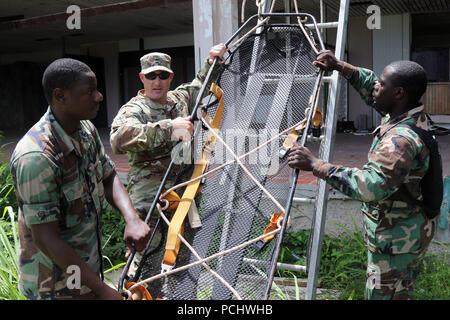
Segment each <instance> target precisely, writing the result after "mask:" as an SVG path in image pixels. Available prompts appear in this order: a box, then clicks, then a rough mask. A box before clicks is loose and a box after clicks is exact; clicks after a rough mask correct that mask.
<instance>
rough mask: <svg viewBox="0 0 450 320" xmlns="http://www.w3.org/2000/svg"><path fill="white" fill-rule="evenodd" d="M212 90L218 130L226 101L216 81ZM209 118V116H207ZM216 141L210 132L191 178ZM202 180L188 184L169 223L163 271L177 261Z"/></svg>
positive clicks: (200, 170) (198, 172)
mask: <svg viewBox="0 0 450 320" xmlns="http://www.w3.org/2000/svg"><path fill="white" fill-rule="evenodd" d="M210 92H211V93H212V94H214V96H215V97H216V98H217V99H218V100H219V106H218V108H217V110H216V114H215V115H214V119H213V120H212V123H211V128H212V129H213V130H214V131H216V132H218V131H219V128H220V124H221V122H222V116H223V109H224V102H223V97H222V96H223V90H222V89H221V88H220V87H219V86H217V85H216V84H215V83H212V84H211V88H210ZM205 118H209V117H205ZM215 142H216V138H215V136H214V135H213V134H212V133H211V132H209V133H208V136H207V138H206V141H205V143H204V145H203V148H202V151H201V152H200V155H199V157H198V158H197V161H196V164H195V168H194V172H193V173H192V176H191V180H192V179H195V178H196V177H198V176H200V175H202V174H203V173H204V172H205V170H206V168H207V166H208V163H209V160H210V159H211V153H212V152H213V151H214V144H215ZM200 182H201V181H200V180H196V181H193V182H191V183H190V184H188V185H187V187H186V190H185V191H184V193H183V196H182V197H181V200H180V202H179V204H178V208H177V210H176V211H175V214H174V215H173V217H172V220H171V221H170V224H169V230H168V233H167V242H166V252H165V254H164V258H163V263H162V272H164V270H170V268H171V267H173V266H174V265H175V261H176V258H177V255H178V251H179V250H180V239H179V238H178V233H180V234H183V225H184V220H185V218H186V215H187V214H188V211H189V208H190V207H191V204H192V201H193V200H194V198H195V196H196V194H197V190H198V189H199V187H200Z"/></svg>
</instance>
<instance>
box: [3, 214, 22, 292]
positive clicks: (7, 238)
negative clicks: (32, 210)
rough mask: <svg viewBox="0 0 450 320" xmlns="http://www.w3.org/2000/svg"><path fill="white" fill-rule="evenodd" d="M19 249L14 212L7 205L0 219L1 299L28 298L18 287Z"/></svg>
mask: <svg viewBox="0 0 450 320" xmlns="http://www.w3.org/2000/svg"><path fill="white" fill-rule="evenodd" d="M6 214H8V215H6ZM19 250H20V249H19V240H18V235H17V222H16V221H15V219H14V212H13V209H12V207H6V208H5V209H4V211H3V215H2V217H1V220H0V300H26V298H25V297H24V296H23V295H22V294H21V293H20V292H19V290H18V287H17V285H18V283H19V276H18V274H19V264H18V257H19Z"/></svg>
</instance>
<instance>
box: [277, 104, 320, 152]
mask: <svg viewBox="0 0 450 320" xmlns="http://www.w3.org/2000/svg"><path fill="white" fill-rule="evenodd" d="M307 112H308V111H307ZM307 118H308V113H306V116H305V119H303V120H302V121H301V122H300V124H299V125H298V126H297V127H296V128H295V129H292V130H291V131H290V132H289V134H288V136H287V137H286V139H285V140H284V142H283V146H282V147H281V148H280V150H279V153H278V156H279V157H280V159H283V158H284V157H285V156H286V154H287V153H288V152H289V150H291V148H292V147H293V146H294V142H295V141H297V139H298V137H299V136H300V135H301V134H302V133H303V131H304V130H305V127H306V123H307ZM322 118H323V113H322V111H320V110H319V108H317V109H316V112H315V113H314V117H313V119H312V121H313V126H314V127H316V128H319V127H320V124H321V123H322Z"/></svg>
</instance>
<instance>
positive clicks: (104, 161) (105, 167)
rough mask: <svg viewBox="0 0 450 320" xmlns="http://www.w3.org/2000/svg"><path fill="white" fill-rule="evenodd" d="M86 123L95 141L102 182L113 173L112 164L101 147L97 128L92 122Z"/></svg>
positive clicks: (101, 143)
mask: <svg viewBox="0 0 450 320" xmlns="http://www.w3.org/2000/svg"><path fill="white" fill-rule="evenodd" d="M86 122H87V124H88V125H89V127H90V131H91V132H92V135H93V136H94V139H95V143H96V147H97V148H96V149H97V153H98V156H99V159H100V163H101V166H102V172H103V177H102V180H104V179H106V178H108V177H109V176H110V175H111V173H113V172H114V171H115V168H114V163H113V161H112V160H111V158H110V157H109V156H108V155H107V154H106V152H105V147H104V146H103V142H102V140H101V138H100V135H99V133H98V131H97V128H96V127H95V126H94V124H93V123H92V122H90V121H86Z"/></svg>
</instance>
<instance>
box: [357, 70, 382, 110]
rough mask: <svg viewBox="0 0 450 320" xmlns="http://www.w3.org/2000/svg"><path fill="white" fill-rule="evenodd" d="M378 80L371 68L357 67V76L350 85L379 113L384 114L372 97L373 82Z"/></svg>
mask: <svg viewBox="0 0 450 320" xmlns="http://www.w3.org/2000/svg"><path fill="white" fill-rule="evenodd" d="M377 81H378V78H377V76H376V75H375V73H374V72H373V71H372V70H369V69H365V68H361V67H358V77H357V78H356V80H355V81H354V82H351V85H352V86H353V87H354V88H355V90H356V91H358V93H359V94H360V96H361V98H362V99H363V100H364V102H365V103H366V104H367V105H368V106H370V107H372V108H374V109H375V110H377V111H378V112H379V113H380V114H381V115H383V116H385V115H386V112H384V111H382V110H380V109H379V108H378V107H377V105H376V103H375V101H374V100H373V97H372V92H373V90H374V86H375V82H377Z"/></svg>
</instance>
